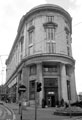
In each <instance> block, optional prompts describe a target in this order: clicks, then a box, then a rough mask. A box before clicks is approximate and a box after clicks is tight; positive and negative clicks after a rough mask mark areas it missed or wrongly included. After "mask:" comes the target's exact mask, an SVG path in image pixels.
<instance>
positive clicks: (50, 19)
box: [46, 16, 54, 22]
mask: <svg viewBox="0 0 82 120" xmlns="http://www.w3.org/2000/svg"><path fill="white" fill-rule="evenodd" d="M46 20H47V22H53V21H54V16H46Z"/></svg>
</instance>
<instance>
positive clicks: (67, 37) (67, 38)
mask: <svg viewBox="0 0 82 120" xmlns="http://www.w3.org/2000/svg"><path fill="white" fill-rule="evenodd" d="M65 32H66V40H67V44H69V30H68V28H67V27H65Z"/></svg>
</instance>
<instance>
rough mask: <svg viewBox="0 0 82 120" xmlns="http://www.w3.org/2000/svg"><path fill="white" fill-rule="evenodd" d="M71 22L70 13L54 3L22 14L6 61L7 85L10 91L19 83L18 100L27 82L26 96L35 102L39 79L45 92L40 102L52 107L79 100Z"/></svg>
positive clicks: (41, 94) (31, 101)
mask: <svg viewBox="0 0 82 120" xmlns="http://www.w3.org/2000/svg"><path fill="white" fill-rule="evenodd" d="M71 24H72V19H71V16H70V15H69V13H68V12H66V11H65V10H64V9H62V8H61V7H59V6H56V5H51V4H45V5H41V6H37V7H35V8H33V9H32V10H30V11H29V12H28V13H26V14H25V15H24V16H23V17H22V19H21V20H20V24H19V27H18V33H17V36H16V39H15V42H14V44H13V46H12V49H11V51H10V54H9V57H8V59H7V61H6V65H7V72H6V76H7V77H6V80H7V81H6V86H7V87H9V89H10V90H11V89H12V88H13V86H16V94H15V96H16V101H18V100H19V94H18V87H19V85H20V84H24V85H25V86H26V87H27V91H26V92H25V93H24V94H23V98H25V99H26V100H27V101H28V102H29V103H30V105H32V104H34V102H35V100H34V98H35V83H36V82H41V83H42V91H41V92H39V93H37V102H38V104H39V105H42V100H43V99H44V101H45V104H46V105H48V106H55V105H57V104H59V103H60V101H61V100H62V99H63V100H64V101H65V102H69V99H70V101H71V102H75V101H76V100H77V98H76V85H75V75H74V73H75V72H74V66H75V60H74V59H73V57H72V47H71V43H72V39H71V34H72V25H71ZM11 83H12V84H11ZM69 96H70V98H69Z"/></svg>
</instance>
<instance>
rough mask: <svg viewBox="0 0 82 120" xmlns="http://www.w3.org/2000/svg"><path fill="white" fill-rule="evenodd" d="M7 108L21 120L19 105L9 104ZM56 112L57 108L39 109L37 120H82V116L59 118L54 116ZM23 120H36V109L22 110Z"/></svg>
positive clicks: (17, 119)
mask: <svg viewBox="0 0 82 120" xmlns="http://www.w3.org/2000/svg"><path fill="white" fill-rule="evenodd" d="M7 106H8V107H9V108H11V109H12V110H14V113H15V114H16V120H20V114H19V106H18V104H16V103H7ZM54 111H55V108H38V109H37V119H36V120H82V116H77V117H72V118H70V116H57V115H54V114H53V113H54ZM0 113H1V112H0ZM6 120H7V119H6ZM10 120H11V119H10ZM22 120H35V109H34V108H33V107H27V108H26V110H22Z"/></svg>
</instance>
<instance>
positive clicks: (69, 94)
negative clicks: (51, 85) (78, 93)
mask: <svg viewBox="0 0 82 120" xmlns="http://www.w3.org/2000/svg"><path fill="white" fill-rule="evenodd" d="M67 94H68V100H71V89H70V81H69V80H67Z"/></svg>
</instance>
